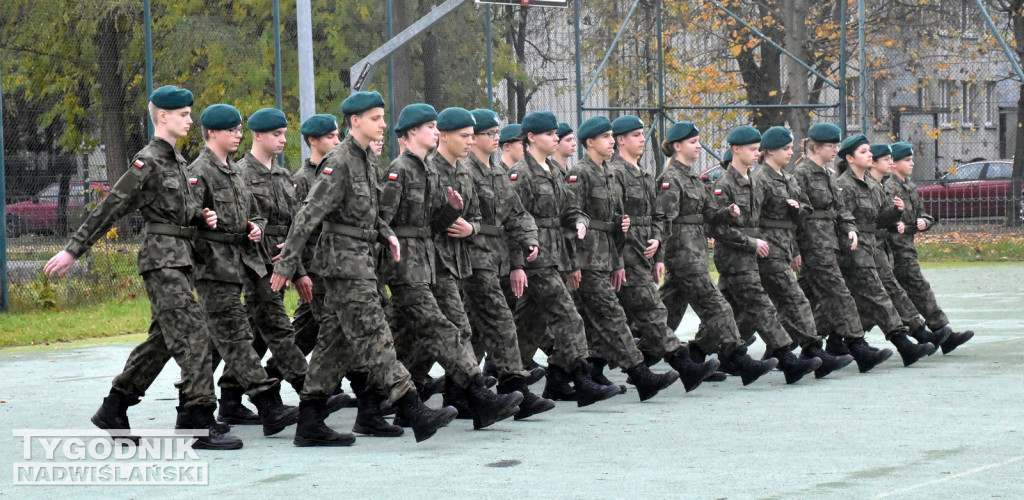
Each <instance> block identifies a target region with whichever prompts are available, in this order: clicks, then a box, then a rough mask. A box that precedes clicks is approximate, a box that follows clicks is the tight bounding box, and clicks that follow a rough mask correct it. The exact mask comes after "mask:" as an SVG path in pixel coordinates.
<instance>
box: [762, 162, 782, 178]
mask: <svg viewBox="0 0 1024 500" xmlns="http://www.w3.org/2000/svg"><path fill="white" fill-rule="evenodd" d="M758 170H764V173H765V174H766V175H767V176H768V177H769V178H771V179H772V180H776V181H784V180H786V177H787V175H786V172H776V171H775V169H774V168H772V167H771V166H770V165H768V164H766V163H762V164H761V166H760V167H759V168H758Z"/></svg>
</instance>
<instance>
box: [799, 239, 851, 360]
mask: <svg viewBox="0 0 1024 500" xmlns="http://www.w3.org/2000/svg"><path fill="white" fill-rule="evenodd" d="M801 256H802V260H803V267H802V268H801V269H800V278H799V280H798V283H799V284H800V288H802V289H803V291H804V295H805V296H806V297H807V300H808V301H810V302H811V307H812V308H813V311H814V325H815V327H816V328H817V329H818V334H819V335H821V336H822V337H825V336H828V335H831V334H838V335H839V336H840V337H842V338H843V339H845V340H851V339H858V338H864V328H862V326H861V323H860V316H858V314H857V302H856V301H855V300H854V299H853V296H852V295H851V294H850V289H849V288H847V283H846V281H845V280H844V279H843V273H842V271H840V270H839V263H838V262H837V261H836V251H835V250H832V249H830V248H823V249H818V250H809V251H803V253H802V255H801Z"/></svg>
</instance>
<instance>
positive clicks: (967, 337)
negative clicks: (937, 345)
mask: <svg viewBox="0 0 1024 500" xmlns="http://www.w3.org/2000/svg"><path fill="white" fill-rule="evenodd" d="M968 334H969V335H968ZM950 337H952V335H950ZM962 338H963V340H961V341H960V342H957V343H955V344H953V345H950V346H949V347H948V348H947V347H946V344H943V345H942V354H943V355H946V354H949V353H951V352H953V351H955V350H956V348H957V347H960V346H962V345H964V344H966V343H967V341H968V340H971V339H973V338H974V332H972V331H971V330H967V331H965V332H963V337H962ZM946 342H949V341H948V340H947V341H946Z"/></svg>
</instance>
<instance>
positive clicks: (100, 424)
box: [89, 414, 141, 445]
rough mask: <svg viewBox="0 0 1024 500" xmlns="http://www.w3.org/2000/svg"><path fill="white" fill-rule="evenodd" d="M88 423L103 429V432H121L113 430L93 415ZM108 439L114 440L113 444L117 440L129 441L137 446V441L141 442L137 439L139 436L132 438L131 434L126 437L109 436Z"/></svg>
mask: <svg viewBox="0 0 1024 500" xmlns="http://www.w3.org/2000/svg"><path fill="white" fill-rule="evenodd" d="M89 421H90V422H92V425H95V426H96V427H99V428H100V429H103V430H105V431H108V432H109V431H118V430H121V429H114V428H112V427H111V426H110V425H109V424H107V423H106V422H104V421H103V419H101V418H100V417H99V416H97V415H95V414H93V416H92V417H91V418H90V419H89ZM124 430H131V429H124ZM110 437H111V438H113V439H114V442H115V443H116V442H117V440H118V439H127V440H128V441H131V442H133V443H135V444H136V445H138V444H139V441H141V438H139V436H133V435H131V434H129V435H127V436H115V435H113V434H111V435H110Z"/></svg>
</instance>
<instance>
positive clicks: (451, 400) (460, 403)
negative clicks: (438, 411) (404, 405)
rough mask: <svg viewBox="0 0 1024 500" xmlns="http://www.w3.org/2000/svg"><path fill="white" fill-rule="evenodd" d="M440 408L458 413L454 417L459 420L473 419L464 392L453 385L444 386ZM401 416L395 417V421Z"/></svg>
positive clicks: (471, 409) (471, 410)
mask: <svg viewBox="0 0 1024 500" xmlns="http://www.w3.org/2000/svg"><path fill="white" fill-rule="evenodd" d="M441 405H442V406H451V407H452V408H455V409H456V410H458V411H459V416H458V417H456V418H458V419H459V420H472V419H473V408H472V407H471V406H470V404H469V401H466V392H465V391H463V390H462V389H459V388H458V387H456V386H455V384H448V383H446V384H445V388H444V398H443V399H442V400H441ZM400 416H401V414H398V415H396V417H395V418H396V419H397V418H398V417H400ZM404 427H408V426H404Z"/></svg>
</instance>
